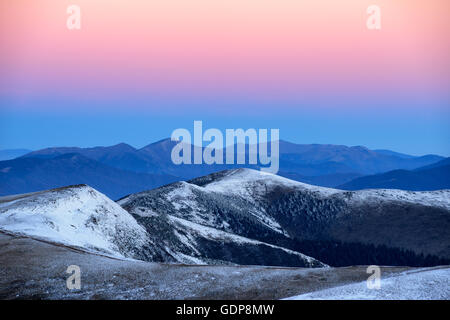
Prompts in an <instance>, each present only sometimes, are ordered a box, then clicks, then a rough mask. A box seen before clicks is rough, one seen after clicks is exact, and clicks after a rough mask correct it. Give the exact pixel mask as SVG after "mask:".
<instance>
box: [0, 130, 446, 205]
mask: <svg viewBox="0 0 450 320" xmlns="http://www.w3.org/2000/svg"><path fill="white" fill-rule="evenodd" d="M176 143H177V142H174V141H171V140H170V139H164V140H161V141H158V142H155V143H152V144H149V145H147V146H145V147H143V148H140V149H136V148H134V147H132V146H130V145H127V144H125V143H120V144H117V145H114V146H110V147H94V148H78V147H56V148H46V149H42V150H37V151H33V152H29V153H27V154H25V155H23V156H21V157H19V158H16V159H13V160H7V161H0V195H9V194H15V193H27V192H33V191H38V190H43V189H50V188H56V187H61V186H65V185H71V184H82V183H83V184H88V185H91V186H93V187H94V188H96V189H98V190H99V191H101V192H103V193H105V194H106V195H107V196H109V197H110V198H112V199H118V198H120V197H122V196H125V195H127V194H131V193H135V192H138V191H142V190H147V189H152V188H155V187H159V186H162V185H165V184H167V183H170V182H174V181H181V180H189V179H193V178H196V177H199V176H204V175H207V174H211V173H214V172H218V171H222V170H229V169H236V168H240V167H247V168H252V169H258V168H260V167H261V165H259V164H256V165H217V164H215V165H206V164H202V165H185V164H182V165H175V164H173V163H172V161H171V156H170V155H171V150H172V148H173V147H174V146H175V144H176ZM279 147H280V159H279V162H280V170H279V172H278V175H280V176H283V177H287V178H289V179H293V180H297V181H301V182H305V183H309V184H314V185H319V186H325V187H342V188H344V189H364V188H368V187H369V188H370V187H372V185H373V187H376V184H370V183H369V182H370V181H371V179H368V180H367V178H368V177H365V176H367V175H379V174H383V173H385V172H389V171H391V170H406V171H412V170H414V172H419V171H420V169H418V168H421V167H423V166H427V165H432V164H435V163H437V162H439V161H441V160H443V159H444V158H443V157H440V156H437V155H425V156H421V157H415V156H410V155H405V154H401V153H396V152H393V151H389V150H369V149H367V148H365V147H361V146H356V147H347V146H339V145H319V144H311V145H301V144H294V143H290V142H286V141H282V140H281V141H279ZM191 148H194V147H193V146H191ZM245 148H246V149H245V150H246V151H247V154H248V150H249V146H248V145H246V146H245ZM235 150H236V151H237V146H236V145H235ZM420 172H422V171H420ZM426 174H427V172H426V171H423V172H422V175H426ZM416 176H417V173H416ZM416 176H413V177H411V178H409V180H407V182H405V183H397V184H396V185H398V186H399V187H401V188H406V189H408V185H409V183H410V182H411V179H414V177H416ZM355 179H356V180H355ZM357 179H362V180H357ZM365 181H368V182H367V183H366V182H365ZM408 181H409V182H408ZM433 181H434V180H432V179H431V180H430V182H429V183H428V184H425V183H421V182H418V183H417V184H418V185H421V186H422V188H420V190H434V189H439V188H441V186H446V184H445V183H444V184H442V183H440V184H439V183H434V182H433ZM411 185H416V183H411ZM383 187H386V188H389V187H390V186H389V185H388V184H385V185H383ZM394 187H395V186H394ZM412 190H415V189H412ZM418 190H419V189H418Z"/></svg>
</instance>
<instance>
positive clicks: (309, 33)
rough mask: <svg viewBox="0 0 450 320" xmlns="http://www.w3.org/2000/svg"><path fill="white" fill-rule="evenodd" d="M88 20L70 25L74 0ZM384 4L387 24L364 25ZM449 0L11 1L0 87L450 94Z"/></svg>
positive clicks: (32, 91)
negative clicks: (372, 27)
mask: <svg viewBox="0 0 450 320" xmlns="http://www.w3.org/2000/svg"><path fill="white" fill-rule="evenodd" d="M69 4H77V5H79V6H80V7H81V10H82V28H81V30H80V31H69V30H67V28H66V19H67V14H66V8H67V6H68V5H69ZM371 4H377V5H379V6H380V7H381V15H382V16H381V18H382V20H381V21H382V29H381V30H380V31H370V30H368V29H367V28H366V19H367V14H366V8H367V7H368V6H369V5H371ZM449 9H450V2H449V1H448V0H429V1H421V0H375V1H373V0H370V1H369V0H344V1H339V2H338V1H331V0H329V1H326V0H316V1H311V2H310V3H308V4H307V3H306V2H301V1H294V0H281V1H268V0H246V1H242V0H239V1H238V0H227V1H211V0H192V1H182V0H167V1H161V0H160V1H145V2H144V1H138V0H134V1H125V0H96V1H93V0H71V1H67V0H64V1H63V0H61V1H54V0H3V1H2V2H1V4H0V26H1V30H2V31H1V33H0V43H1V47H2V52H1V57H2V58H1V60H0V94H1V95H2V96H8V97H13V98H15V97H16V98H20V97H23V96H26V97H33V96H52V95H54V94H61V95H65V96H68V97H71V96H77V95H85V96H92V97H97V98H102V97H104V98H113V97H115V96H119V97H120V96H127V95H130V96H133V95H136V96H145V95H152V94H160V95H162V96H167V97H170V96H171V95H178V96H183V95H187V96H199V97H202V96H214V95H218V96H228V95H231V96H233V95H236V96H259V97H261V98H267V99H274V100H277V99H283V98H302V97H309V98H311V97H314V96H324V95H325V96H327V95H329V96H330V97H333V96H345V95H349V96H351V95H355V94H358V95H365V94H367V95H379V96H383V95H385V96H392V95H400V96H408V95H420V96H422V97H427V96H431V97H436V96H437V97H447V96H448V92H447V91H448V88H449V87H450V61H449V58H448V56H449V53H450V22H449V20H448V16H447V15H448V12H450V10H449Z"/></svg>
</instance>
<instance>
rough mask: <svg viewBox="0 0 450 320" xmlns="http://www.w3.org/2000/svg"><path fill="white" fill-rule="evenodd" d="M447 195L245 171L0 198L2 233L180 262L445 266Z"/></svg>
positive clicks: (448, 240)
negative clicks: (107, 189) (118, 188)
mask: <svg viewBox="0 0 450 320" xmlns="http://www.w3.org/2000/svg"><path fill="white" fill-rule="evenodd" d="M449 199H450V190H439V191H430V192H409V191H400V190H362V191H342V190H337V189H331V188H324V187H317V186H311V185H307V184H304V183H300V182H297V181H293V180H289V179H286V178H283V177H280V176H277V175H272V174H269V173H264V172H261V171H256V170H252V169H233V170H226V171H222V172H218V173H214V174H210V175H207V176H203V177H199V178H196V179H193V180H190V181H187V182H186V181H183V182H175V183H172V184H169V185H166V186H163V187H159V188H156V189H153V190H149V191H144V192H140V193H135V194H132V195H129V196H126V197H124V198H122V199H120V200H119V201H117V202H116V203H115V202H113V201H111V200H110V199H108V198H107V197H106V196H105V195H103V194H101V193H100V192H98V191H96V190H95V189H93V188H91V187H89V186H86V185H78V186H69V187H64V188H58V189H53V190H49V191H41V192H37V193H31V194H24V195H15V196H6V197H1V198H0V229H1V230H3V231H7V232H12V233H14V234H23V235H27V236H31V237H35V238H38V239H42V240H45V241H51V242H54V243H61V244H64V245H67V246H72V247H77V248H81V249H83V250H87V251H89V252H98V253H101V254H107V255H111V256H114V257H121V258H134V259H139V260H144V261H154V262H169V263H174V262H176V263H188V264H238V265H244V264H245V265H249V264H251V265H273V266H296V267H324V266H326V265H329V266H348V265H362V264H377V265H408V266H431V265H440V264H448V262H449V259H450V247H449V246H448V244H449V243H450V237H449V233H448V230H449V228H450V219H449V217H450V202H449Z"/></svg>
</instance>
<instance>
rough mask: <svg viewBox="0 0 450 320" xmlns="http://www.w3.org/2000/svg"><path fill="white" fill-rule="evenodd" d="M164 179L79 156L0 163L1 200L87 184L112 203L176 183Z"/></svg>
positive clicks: (169, 178) (169, 179) (21, 159)
mask: <svg viewBox="0 0 450 320" xmlns="http://www.w3.org/2000/svg"><path fill="white" fill-rule="evenodd" d="M176 180H177V178H175V177H171V176H163V175H152V174H138V173H135V172H130V171H125V170H120V169H116V168H113V167H109V166H107V165H104V164H102V163H100V162H98V161H95V160H92V159H90V158H86V157H84V156H82V155H80V154H64V155H60V156H57V157H55V158H49V159H42V158H18V159H14V160H9V161H0V196H1V195H9V194H18V193H27V192H34V191H38V190H45V189H51V188H57V187H62V186H67V185H73V184H88V185H90V186H92V187H93V188H95V189H98V190H100V191H101V192H103V193H105V194H106V195H107V196H109V197H111V198H112V199H117V198H120V197H122V196H124V195H127V194H129V193H133V192H137V191H141V190H146V189H149V188H154V187H157V186H161V185H164V184H166V183H170V182H173V181H176Z"/></svg>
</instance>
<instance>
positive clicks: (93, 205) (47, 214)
mask: <svg viewBox="0 0 450 320" xmlns="http://www.w3.org/2000/svg"><path fill="white" fill-rule="evenodd" d="M0 229H3V230H6V231H10V232H13V233H20V234H24V235H28V236H33V237H36V238H40V239H45V240H49V241H52V242H57V243H62V244H67V245H72V246H78V247H82V248H85V249H88V250H92V251H99V252H103V253H106V254H109V255H113V256H118V257H134V256H135V253H136V252H138V251H139V250H142V248H143V247H144V246H146V245H147V244H148V237H147V235H146V232H145V230H144V229H143V228H142V227H141V226H139V225H138V224H137V222H136V220H135V219H134V218H133V217H132V216H130V214H128V212H126V211H125V210H123V209H122V208H121V207H120V206H119V205H117V204H116V203H115V202H113V201H111V200H110V199H109V198H107V197H106V196H105V195H103V194H101V193H100V192H98V191H96V190H94V189H93V188H91V187H89V186H86V185H78V186H70V187H65V188H60V189H53V190H49V191H45V192H37V193H31V194H25V195H18V196H9V197H3V198H0Z"/></svg>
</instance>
